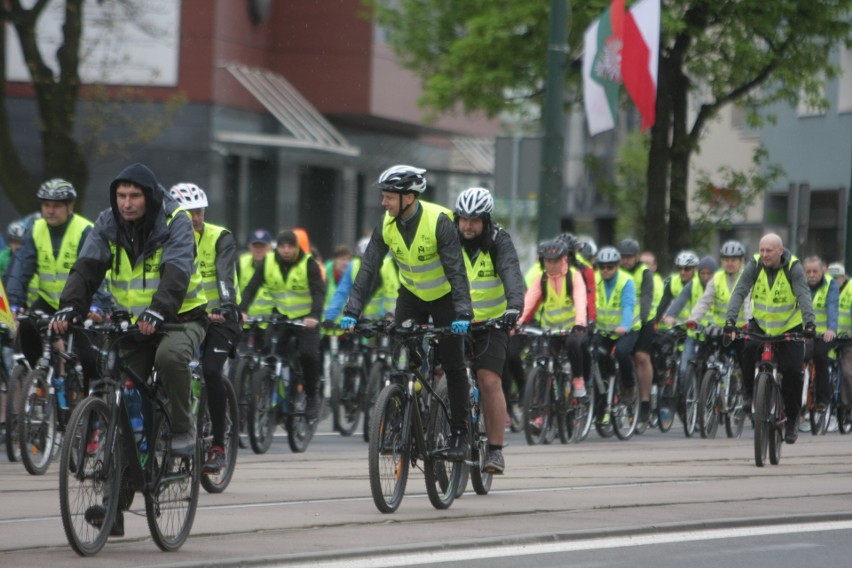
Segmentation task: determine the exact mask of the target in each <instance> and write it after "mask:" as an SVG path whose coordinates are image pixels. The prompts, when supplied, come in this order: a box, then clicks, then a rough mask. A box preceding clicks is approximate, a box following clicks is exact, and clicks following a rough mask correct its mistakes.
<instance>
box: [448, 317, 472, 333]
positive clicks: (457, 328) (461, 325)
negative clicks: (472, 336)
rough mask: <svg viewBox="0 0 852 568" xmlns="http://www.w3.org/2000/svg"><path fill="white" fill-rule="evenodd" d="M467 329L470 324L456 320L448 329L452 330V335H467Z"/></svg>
mask: <svg viewBox="0 0 852 568" xmlns="http://www.w3.org/2000/svg"><path fill="white" fill-rule="evenodd" d="M469 327H470V322H469V321H468V320H456V321H454V322H453V323H451V324H450V329H452V330H453V333H462V334H463V333H467V329H468V328H469Z"/></svg>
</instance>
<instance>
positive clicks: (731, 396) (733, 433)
mask: <svg viewBox="0 0 852 568" xmlns="http://www.w3.org/2000/svg"><path fill="white" fill-rule="evenodd" d="M730 381H731V384H730V386H729V387H728V403H727V406H728V413H727V414H725V433H726V434H727V435H728V438H739V437H740V436H742V433H743V428H744V427H745V421H746V414H748V411H749V410H751V409H748V408H745V401H744V399H743V392H742V389H743V379H742V373H740V370H739V368H734V370H733V371H732V372H731V374H730Z"/></svg>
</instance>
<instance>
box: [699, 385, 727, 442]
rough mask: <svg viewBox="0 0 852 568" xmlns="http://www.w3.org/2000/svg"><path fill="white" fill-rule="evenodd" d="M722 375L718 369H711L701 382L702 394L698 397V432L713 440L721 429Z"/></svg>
mask: <svg viewBox="0 0 852 568" xmlns="http://www.w3.org/2000/svg"><path fill="white" fill-rule="evenodd" d="M721 384H722V375H721V374H720V373H719V370H718V369H709V370H708V371H707V372H706V373H704V378H703V379H702V380H701V394H700V395H699V396H698V430H699V432H700V433H701V437H702V438H709V439H713V438H715V437H716V431H717V430H718V429H719V416H720V414H721V410H722V405H721V392H720V386H721Z"/></svg>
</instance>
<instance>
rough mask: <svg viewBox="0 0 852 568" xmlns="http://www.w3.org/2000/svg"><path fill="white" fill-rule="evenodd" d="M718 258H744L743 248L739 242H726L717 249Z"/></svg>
mask: <svg viewBox="0 0 852 568" xmlns="http://www.w3.org/2000/svg"><path fill="white" fill-rule="evenodd" d="M719 256H721V257H722V258H725V257H732V256H745V247H744V246H743V245H742V243H741V242H739V241H726V242H725V244H723V245H722V248H721V249H719Z"/></svg>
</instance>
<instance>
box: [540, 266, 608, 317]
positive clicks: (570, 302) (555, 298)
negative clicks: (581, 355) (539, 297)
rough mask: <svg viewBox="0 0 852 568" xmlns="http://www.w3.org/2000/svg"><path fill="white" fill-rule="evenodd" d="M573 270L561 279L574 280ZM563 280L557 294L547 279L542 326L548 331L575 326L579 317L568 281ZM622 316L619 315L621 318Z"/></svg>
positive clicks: (569, 270)
mask: <svg viewBox="0 0 852 568" xmlns="http://www.w3.org/2000/svg"><path fill="white" fill-rule="evenodd" d="M573 277H574V275H573V273H572V269H571V268H570V267H569V268H568V275H567V276H565V277H562V276H560V278H564V279H567V278H573ZM564 279H563V282H562V289H561V290H560V291H559V292H557V291H556V288H555V287H554V286H553V283H552V282H551V280H550V278H549V277H548V278H547V282H546V283H545V285H546V286H547V297H546V298H545V299H544V305H543V306H542V310H541V326H542V327H544V328H547V329H568V328H570V327H573V326H574V322H575V320H576V317H577V308H576V307H575V306H574V298H573V296H569V295H568V286H567V281H566V280H564ZM620 315H621V314H620V313H619V316H620Z"/></svg>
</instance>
